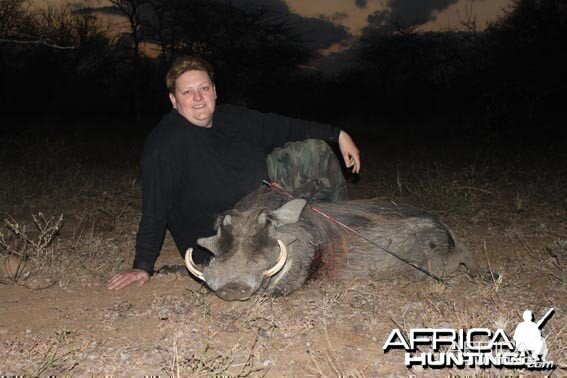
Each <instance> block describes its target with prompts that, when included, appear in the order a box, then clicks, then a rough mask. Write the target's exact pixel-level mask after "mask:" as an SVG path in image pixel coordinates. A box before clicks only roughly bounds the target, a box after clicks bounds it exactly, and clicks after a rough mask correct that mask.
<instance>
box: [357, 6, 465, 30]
mask: <svg viewBox="0 0 567 378" xmlns="http://www.w3.org/2000/svg"><path fill="white" fill-rule="evenodd" d="M458 1H459V0H387V2H386V8H385V9H383V10H378V11H376V12H374V13H372V14H371V15H369V16H368V28H369V29H374V30H376V29H379V30H383V31H388V30H390V29H391V28H392V27H393V25H395V24H397V25H402V26H404V25H405V26H407V25H423V24H426V23H427V22H429V21H433V20H435V12H439V11H442V10H445V9H447V8H448V7H449V6H450V5H452V4H455V3H457V2H458ZM367 30H368V29H367Z"/></svg>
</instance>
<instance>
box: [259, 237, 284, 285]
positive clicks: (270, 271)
mask: <svg viewBox="0 0 567 378" xmlns="http://www.w3.org/2000/svg"><path fill="white" fill-rule="evenodd" d="M278 245H279V246H280V257H278V262H277V263H276V265H274V266H273V267H272V268H270V269H268V270H266V271H265V272H264V277H271V276H273V275H275V274H276V273H277V272H279V271H280V270H282V268H283V266H284V265H285V262H286V260H287V248H286V247H285V244H284V243H283V242H282V241H281V240H279V239H278Z"/></svg>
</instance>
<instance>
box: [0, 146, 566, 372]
mask: <svg viewBox="0 0 567 378" xmlns="http://www.w3.org/2000/svg"><path fill="white" fill-rule="evenodd" d="M24 137H26V136H25V135H24V136H20V139H17V138H12V139H9V140H8V139H5V140H4V141H8V142H9V143H8V144H5V145H6V146H8V148H7V149H6V150H4V152H2V153H1V157H2V163H1V164H2V166H1V168H2V170H1V171H0V179H2V181H1V182H2V183H3V187H2V192H1V193H0V213H1V214H0V218H1V219H4V222H5V223H4V224H3V226H2V227H3V228H2V235H3V236H2V238H3V239H2V240H3V247H2V248H0V254H1V255H2V256H3V258H4V260H5V259H6V257H7V256H9V255H11V256H15V255H16V254H20V255H21V256H25V257H26V259H27V261H28V263H27V265H26V267H25V272H23V274H22V275H21V276H20V277H17V278H14V277H13V276H10V274H8V273H9V272H8V273H6V272H5V271H4V272H2V271H1V270H0V273H3V274H4V277H3V278H2V281H1V282H2V283H1V284H0V343H1V346H0V375H16V374H17V375H30V376H47V375H65V374H69V375H73V376H82V375H87V374H95V375H97V376H100V375H115V376H140V375H160V376H254V377H255V376H266V377H280V376H285V377H287V376H289V377H292V376H293V377H295V376H302V377H303V376H315V377H319V376H345V377H346V376H352V377H382V376H384V377H387V376H391V377H398V376H465V375H468V376H479V377H480V376H483V377H487V376H490V377H493V376H502V377H503V376H542V375H552V376H566V375H567V370H566V369H567V326H566V324H567V295H566V294H567V241H566V240H567V190H566V188H567V167H566V166H565V161H567V160H566V159H565V152H564V151H563V150H562V149H560V148H553V147H552V146H551V145H549V144H547V143H537V144H536V143H535V142H533V141H522V142H518V143H515V142H514V143H510V144H508V145H507V149H504V150H503V149H500V148H496V146H495V145H491V144H490V143H492V142H491V141H490V140H481V141H475V142H470V143H469V142H466V143H465V142H462V139H460V138H458V139H451V138H450V137H448V138H447V139H446V140H443V141H438V140H437V141H434V142H431V143H423V141H417V140H413V141H410V140H407V138H401V137H398V138H395V139H394V138H390V139H389V138H387V137H385V136H377V135H370V136H365V137H362V138H359V144H360V148H361V150H362V151H363V163H364V166H363V169H364V171H363V173H362V174H361V176H360V177H359V179H358V180H352V179H351V180H350V182H349V189H350V193H351V197H352V198H369V197H374V196H386V197H390V198H392V199H394V200H396V201H404V202H408V203H411V204H413V205H415V206H418V207H421V208H425V209H428V210H431V211H433V212H435V213H438V214H440V215H441V216H442V218H443V219H444V220H445V221H446V222H447V223H448V224H449V225H450V226H451V227H452V229H453V230H454V231H455V234H456V235H457V237H458V238H459V239H460V240H462V241H463V242H464V243H465V244H466V245H467V246H468V248H469V249H471V250H472V251H473V252H474V254H475V256H476V257H477V259H478V260H479V261H480V263H481V265H482V266H483V267H485V268H487V269H490V270H491V271H493V272H498V273H499V274H500V275H501V278H502V279H501V280H500V281H496V280H492V281H491V280H485V279H473V278H470V277H468V276H467V275H466V274H460V275H457V276H456V277H454V278H452V279H451V280H450V281H449V284H450V286H446V285H443V284H441V283H437V282H435V281H433V280H427V281H423V282H415V281H412V280H410V279H408V278H405V277H394V278H391V277H390V278H387V279H386V278H383V277H353V279H352V280H351V281H349V282H336V281H333V280H332V279H324V280H314V281H311V282H310V283H309V284H308V285H307V286H306V287H304V288H303V289H301V290H299V291H298V292H295V293H293V294H292V295H290V296H288V297H282V298H270V297H259V296H258V297H254V298H253V299H250V300H248V301H245V302H224V301H222V300H221V299H219V298H217V297H216V296H215V295H214V294H211V293H210V292H208V291H207V289H206V288H205V287H203V286H202V285H201V284H200V283H198V282H197V281H195V280H193V279H192V278H190V277H189V276H188V274H187V273H174V274H168V275H165V274H163V275H156V276H154V277H153V278H152V279H151V281H150V282H149V283H148V284H147V285H145V286H144V287H141V288H138V287H130V288H127V289H125V290H122V291H119V292H109V291H108V290H107V289H106V280H108V279H109V278H110V277H111V276H112V275H113V274H116V273H117V272H119V271H120V270H121V269H124V268H127V267H129V265H130V264H131V261H132V258H133V248H134V243H135V233H136V230H137V222H138V220H139V215H140V214H139V206H140V188H139V184H138V182H137V179H136V178H137V169H138V168H137V157H138V156H139V148H140V143H139V142H136V143H131V144H130V145H129V147H128V148H125V147H123V146H124V144H123V143H122V141H120V140H117V141H113V142H112V141H111V142H108V143H106V145H105V146H104V147H101V146H100V144H97V143H93V140H92V138H88V139H89V141H88V142H87V141H86V140H83V139H80V138H75V139H73V138H70V137H69V138H67V139H65V140H61V139H50V140H47V139H46V138H45V137H38V138H36V139H35V141H34V143H33V144H29V145H28V146H26V147H22V143H21V140H22V138H24ZM118 139H119V138H118ZM18 140H19V141H20V142H18ZM112 143H116V145H113V144H112ZM532 143H534V144H532ZM118 146H121V147H118ZM111 150H112V151H113V152H112V159H111V158H109V157H108V156H109V154H108V153H107V151H111ZM40 212H41V213H42V214H44V218H41V217H38V215H37V214H39V213H40ZM34 214H35V215H36V219H35V222H34V220H33V218H32V215H34ZM60 214H63V221H62V223H61V225H60V226H59V227H57V230H56V232H53V236H52V237H51V238H50V239H49V243H47V242H45V240H47V238H48V237H49V236H50V234H49V232H47V231H49V228H50V227H53V225H54V224H55V223H56V221H57V219H58V218H57V217H58V216H59V215H60ZM52 218H53V219H52ZM24 226H25V227H24ZM18 227H19V228H18ZM15 229H18V230H19V231H20V234H18V233H17V232H15V231H14V230H15ZM42 230H43V231H46V232H43V233H42ZM42 235H43V236H42ZM42 237H43V239H42ZM42 243H43V244H42ZM377 253H380V252H377ZM181 263H182V261H181V259H180V257H179V254H178V252H177V251H176V249H175V246H174V244H173V242H172V240H171V239H170V237H169V236H167V237H166V240H165V242H164V246H163V249H162V255H161V256H160V258H159V260H158V263H157V267H160V266H162V265H166V264H181ZM345 269H348V267H346V268H345ZM4 270H6V269H4ZM25 273H27V274H25ZM552 307H553V308H554V309H555V313H554V314H553V316H552V317H551V318H550V319H549V321H547V323H545V327H544V328H543V331H542V333H543V335H544V336H545V337H547V339H546V340H547V345H548V348H549V354H548V357H547V360H550V361H553V362H554V364H555V369H553V370H551V371H550V370H547V371H543V372H540V371H528V370H514V369H506V368H504V369H495V368H492V369H482V368H478V367H476V368H467V369H463V370H461V369H457V368H444V369H429V368H428V369H424V368H421V367H413V368H411V369H408V368H406V367H405V365H404V352H403V351H402V350H399V349H397V350H396V349H394V350H390V351H389V352H387V353H385V352H384V350H383V346H384V343H385V342H386V340H387V338H388V335H389V334H390V332H391V331H392V330H393V329H395V328H399V329H401V330H402V331H403V332H408V330H409V329H411V328H456V329H461V328H462V329H470V328H475V327H476V328H489V329H492V330H496V329H497V328H502V329H504V330H505V331H506V333H507V334H508V335H512V333H513V331H514V328H515V327H516V325H517V324H518V323H520V322H521V321H522V313H523V312H524V310H527V309H529V310H532V311H533V312H534V317H535V319H536V320H537V319H539V318H540V317H541V316H543V314H544V313H545V312H546V311H547V310H548V309H549V308H552ZM424 349H427V348H424Z"/></svg>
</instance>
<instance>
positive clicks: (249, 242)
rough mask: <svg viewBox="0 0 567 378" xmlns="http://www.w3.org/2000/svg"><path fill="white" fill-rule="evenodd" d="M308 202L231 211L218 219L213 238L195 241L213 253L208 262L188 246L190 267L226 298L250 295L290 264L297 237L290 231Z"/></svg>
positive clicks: (298, 200) (283, 271)
mask: <svg viewBox="0 0 567 378" xmlns="http://www.w3.org/2000/svg"><path fill="white" fill-rule="evenodd" d="M305 203H306V202H305V200H303V199H295V200H291V201H289V202H287V203H285V204H284V205H283V206H281V207H280V208H278V209H276V210H273V211H269V210H268V209H266V208H259V209H258V208H256V209H252V210H246V211H239V210H232V211H230V212H228V213H227V214H225V215H224V216H222V217H220V218H219V220H218V221H217V224H216V226H215V229H216V230H217V234H216V235H215V236H212V237H209V238H201V239H199V240H198V241H197V243H198V244H199V245H200V246H202V247H204V248H206V249H208V250H209V251H210V252H211V253H212V254H213V256H214V257H213V259H212V260H211V262H210V263H209V265H208V266H204V267H202V268H200V267H198V266H197V265H196V264H195V263H194V262H193V259H192V252H193V250H192V249H191V248H189V249H188V250H187V253H186V255H185V263H186V265H187V269H189V271H190V272H191V273H192V274H193V275H194V276H196V277H198V278H199V279H201V280H203V281H204V282H206V284H207V285H208V286H209V287H210V288H211V289H212V290H213V291H214V292H215V293H216V294H217V295H218V296H219V297H220V298H222V299H224V300H227V301H232V300H246V299H248V298H250V297H251V296H252V295H253V294H255V293H256V292H257V291H258V290H260V289H261V288H266V287H267V286H268V285H270V283H271V284H272V285H273V284H274V282H277V281H278V280H279V279H280V278H281V277H282V276H283V275H285V272H286V270H287V268H286V266H289V265H290V264H291V261H290V260H291V257H290V254H289V248H290V247H289V246H290V244H292V243H293V242H294V241H295V240H296V239H297V237H296V236H294V234H293V233H292V232H290V229H293V224H294V223H296V222H297V221H298V220H299V217H300V214H301V211H302V210H303V208H304V206H305Z"/></svg>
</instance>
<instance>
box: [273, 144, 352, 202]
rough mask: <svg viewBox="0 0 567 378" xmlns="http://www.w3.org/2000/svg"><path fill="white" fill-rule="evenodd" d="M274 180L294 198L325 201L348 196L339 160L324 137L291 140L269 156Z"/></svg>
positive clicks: (342, 198)
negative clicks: (322, 138)
mask: <svg viewBox="0 0 567 378" xmlns="http://www.w3.org/2000/svg"><path fill="white" fill-rule="evenodd" d="M267 163H268V174H269V176H270V180H271V181H272V182H275V183H278V184H279V185H281V186H282V187H283V188H284V189H285V190H286V191H287V192H289V193H290V194H292V195H293V196H294V197H298V198H305V199H314V200H322V201H342V200H346V199H348V192H347V186H346V182H345V179H344V176H343V174H342V172H341V167H340V164H339V161H338V159H337V157H336V155H335V153H334V152H333V150H332V149H331V147H329V145H328V144H327V143H326V142H325V141H322V140H318V139H307V140H304V141H300V142H289V143H286V144H285V145H284V146H283V147H281V148H276V149H274V151H273V152H272V153H271V154H269V155H268V157H267Z"/></svg>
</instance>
